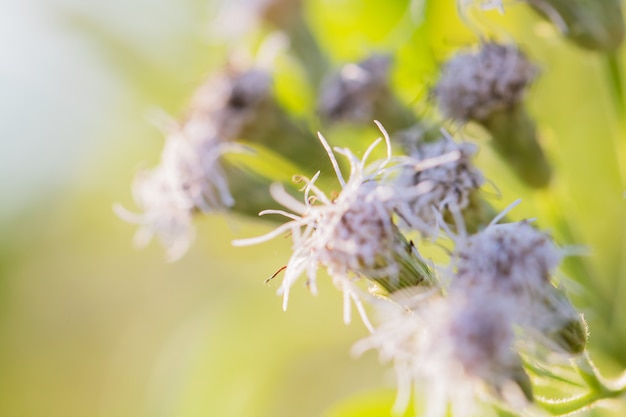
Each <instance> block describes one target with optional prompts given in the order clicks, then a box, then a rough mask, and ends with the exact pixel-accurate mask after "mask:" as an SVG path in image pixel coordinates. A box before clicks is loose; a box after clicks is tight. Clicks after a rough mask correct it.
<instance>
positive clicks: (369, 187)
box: [233, 124, 422, 326]
mask: <svg viewBox="0 0 626 417" xmlns="http://www.w3.org/2000/svg"><path fill="white" fill-rule="evenodd" d="M379 127H380V128H381V131H382V132H383V135H384V137H385V141H386V144H387V158H386V159H385V160H383V161H382V162H380V161H379V162H375V163H372V164H369V165H367V164H366V162H367V157H368V155H369V154H370V153H371V151H372V149H373V148H374V146H375V145H376V144H377V143H379V142H380V139H379V140H377V141H376V142H374V143H373V144H372V146H370V148H369V149H368V150H367V151H366V153H365V155H364V157H363V159H362V160H359V159H358V158H357V157H356V156H355V155H354V154H353V153H352V152H351V151H350V150H349V149H338V148H335V152H337V153H339V154H342V155H344V156H345V157H346V158H347V160H348V162H349V163H350V177H349V179H348V180H347V181H345V180H344V178H343V174H342V173H341V170H340V169H339V165H338V163H337V161H336V159H335V155H334V153H333V151H332V150H331V148H330V146H329V145H328V143H327V142H326V140H325V139H324V138H323V136H321V135H319V138H320V140H321V142H322V144H323V146H324V148H325V149H326V150H327V152H328V155H329V157H330V159H331V162H332V165H333V167H334V168H335V172H336V174H337V178H338V180H339V182H340V183H341V186H342V190H341V192H340V193H339V195H338V196H337V197H336V198H333V199H331V198H329V197H328V196H327V195H326V194H325V193H324V192H323V191H322V190H320V189H319V188H318V187H317V186H316V185H315V181H316V180H317V177H318V175H319V172H318V174H316V175H315V176H314V177H313V178H312V179H310V180H309V179H303V180H304V181H305V183H306V186H305V187H304V203H302V202H300V201H298V200H296V199H294V198H293V197H292V196H291V195H289V194H288V193H286V192H285V190H284V189H283V188H282V187H281V186H279V185H274V186H273V187H272V189H271V191H272V195H273V196H274V198H275V199H276V201H277V202H279V203H280V204H282V205H283V206H285V207H287V208H289V209H290V210H292V211H293V212H295V214H292V213H288V212H285V211H282V210H265V211H263V212H261V213H260V214H261V215H265V214H281V215H283V216H285V217H288V218H290V219H292V220H291V221H290V222H288V223H285V224H283V225H282V226H280V227H278V228H277V229H275V230H274V231H272V232H270V233H268V234H267V235H264V236H261V237H258V238H252V239H242V240H237V241H234V242H233V244H234V245H236V246H243V245H251V244H256V243H260V242H264V241H266V240H268V239H271V238H273V237H276V236H279V235H281V234H283V233H285V232H290V234H291V236H292V239H293V254H292V256H291V258H290V259H289V262H288V263H287V265H286V267H285V268H284V270H285V271H284V274H285V276H284V280H283V282H282V285H281V287H280V289H279V293H280V294H283V296H284V304H283V306H284V308H286V306H287V300H288V296H289V290H290V288H291V286H292V285H293V284H294V282H295V281H296V280H297V279H298V278H299V277H300V276H301V275H302V274H303V273H306V275H307V278H308V280H307V284H308V286H309V287H310V288H311V290H312V292H313V293H315V292H316V284H315V283H316V273H317V270H318V268H319V267H320V266H321V267H324V268H326V269H327V271H328V273H329V274H330V275H331V277H332V278H333V281H334V283H335V284H336V285H337V287H338V288H339V289H340V290H342V291H343V292H344V299H345V301H346V304H345V310H344V312H345V316H344V319H345V321H346V322H348V321H349V319H350V316H349V314H350V300H352V301H354V302H355V304H356V306H357V309H358V310H359V312H360V313H361V315H362V316H363V319H364V322H365V323H366V325H368V326H369V323H368V321H367V318H366V317H365V316H364V313H363V308H362V305H361V301H360V299H359V295H358V293H359V290H358V288H357V287H356V286H355V284H354V281H355V280H356V279H358V278H359V277H363V276H364V277H368V278H370V279H373V280H376V279H383V278H390V279H391V280H392V281H393V279H394V277H398V276H399V273H400V271H399V268H400V266H399V265H398V263H397V259H398V253H404V254H406V252H407V247H406V245H405V244H406V242H405V241H404V240H402V239H401V238H400V237H399V232H398V230H397V228H396V227H395V225H394V224H393V222H392V206H393V204H392V199H393V197H394V193H393V192H392V190H391V189H390V188H388V187H386V186H385V185H383V184H380V183H379V182H378V181H377V179H379V178H380V177H381V176H382V175H383V174H384V172H385V168H386V167H387V165H388V164H389V161H390V158H391V147H390V146H391V145H390V142H389V137H388V135H387V133H386V132H385V131H384V129H383V128H382V126H381V125H380V124H379ZM408 255H411V253H409V254H408ZM405 257H406V256H405ZM397 279H398V280H399V278H397ZM415 279H422V277H415Z"/></svg>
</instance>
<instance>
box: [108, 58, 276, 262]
mask: <svg viewBox="0 0 626 417" xmlns="http://www.w3.org/2000/svg"><path fill="white" fill-rule="evenodd" d="M270 87H271V78H270V77H269V75H268V74H267V73H266V72H264V71H260V70H259V71H257V70H249V71H245V72H232V73H223V74H220V75H218V76H216V77H214V78H211V79H210V80H209V81H208V82H206V83H205V84H204V85H202V86H201V87H200V88H199V89H198V91H197V92H196V94H195V96H194V98H193V100H192V103H191V105H190V108H189V111H188V114H187V117H186V119H185V121H184V122H183V123H182V124H178V123H176V122H174V121H171V120H169V119H167V120H160V123H161V125H162V128H163V130H164V131H165V133H166V135H167V138H166V142H165V146H164V148H163V152H162V154H161V161H160V163H159V165H158V166H157V167H155V168H154V169H152V170H151V171H144V172H141V173H140V174H139V175H138V176H137V179H136V180H135V182H134V184H133V194H134V196H135V200H136V203H137V205H138V206H139V208H140V209H141V210H142V212H143V214H139V215H137V214H133V213H129V212H128V211H126V210H125V209H123V208H121V207H119V206H116V208H115V210H116V211H117V213H118V214H119V215H120V216H121V217H122V218H124V219H125V220H127V221H130V222H133V223H137V224H140V225H141V228H140V230H139V233H138V234H137V237H136V242H137V244H138V245H145V244H147V242H149V241H150V238H151V237H152V236H153V235H157V236H158V237H159V239H160V240H161V242H162V243H163V245H164V246H165V247H166V249H167V253H168V259H170V260H175V259H178V258H180V257H181V256H182V255H183V254H184V253H185V252H186V251H187V249H188V248H189V246H190V244H191V242H192V241H193V238H194V229H193V224H192V214H193V213H194V212H195V211H202V212H205V213H213V212H219V211H222V210H224V209H226V208H228V207H231V206H233V205H234V203H235V201H234V198H233V196H232V195H231V193H230V191H229V189H228V183H227V180H226V176H225V173H224V171H223V169H222V166H221V164H220V161H219V159H220V157H221V156H222V155H223V154H224V153H225V152H241V151H242V150H243V148H242V147H241V146H238V145H236V144H234V143H233V141H234V140H236V139H239V138H240V136H242V135H245V134H246V132H247V131H248V130H249V129H251V126H252V125H254V124H255V123H256V121H257V120H259V119H262V116H260V114H259V113H260V111H259V108H260V107H262V104H263V103H265V102H266V101H267V100H268V99H269V98H268V97H269V91H270ZM161 119H164V117H163V115H161Z"/></svg>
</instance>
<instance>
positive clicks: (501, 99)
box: [435, 43, 537, 122]
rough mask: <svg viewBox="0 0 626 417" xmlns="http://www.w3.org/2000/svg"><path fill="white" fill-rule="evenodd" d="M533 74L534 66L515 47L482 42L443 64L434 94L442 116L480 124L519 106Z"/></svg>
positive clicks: (533, 77) (534, 72)
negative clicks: (474, 48)
mask: <svg viewBox="0 0 626 417" xmlns="http://www.w3.org/2000/svg"><path fill="white" fill-rule="evenodd" d="M536 75H537V67H536V66H535V65H534V64H533V63H531V62H530V61H529V60H528V59H527V58H526V56H525V55H524V54H523V53H522V52H521V51H520V50H519V49H518V48H517V47H515V46H510V45H500V44H496V43H485V44H483V45H482V46H481V48H480V50H479V51H478V52H475V53H473V52H465V53H459V54H457V55H456V56H454V57H453V58H452V59H450V60H449V61H448V62H447V63H446V65H445V66H444V68H443V75H442V76H441V79H440V80H439V82H438V84H437V87H436V88H435V95H436V97H437V100H438V103H439V108H440V109H441V111H442V113H443V114H444V115H445V116H447V117H449V118H451V119H453V120H456V121H459V122H466V121H470V120H474V121H482V120H485V119H487V118H489V116H490V115H491V114H493V113H494V112H496V111H501V110H507V109H510V108H512V107H514V106H516V105H517V104H518V103H520V102H521V101H522V99H523V98H524V95H525V94H526V89H527V88H528V86H529V85H530V84H531V83H532V81H533V80H534V79H535V77H536Z"/></svg>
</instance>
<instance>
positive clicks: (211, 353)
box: [0, 0, 626, 417]
mask: <svg viewBox="0 0 626 417" xmlns="http://www.w3.org/2000/svg"><path fill="white" fill-rule="evenodd" d="M416 4H417V3H416ZM424 5H425V6H424V7H425V9H424V10H423V11H422V12H423V13H424V20H423V22H422V24H421V25H419V26H416V21H415V20H413V21H411V20H410V19H407V14H406V12H407V7H408V4H407V2H406V1H400V0H396V1H387V2H377V1H373V0H368V1H357V0H318V1H310V2H309V3H308V6H307V7H308V8H307V10H308V12H309V13H308V17H309V19H310V23H311V25H312V27H313V29H314V30H315V32H316V34H317V35H318V36H319V39H320V42H321V43H322V45H323V46H324V48H326V49H327V50H328V52H329V53H330V55H331V57H332V59H333V61H334V64H336V65H338V64H339V63H341V62H345V61H346V60H350V59H360V58H363V57H364V56H366V55H367V53H368V52H370V51H371V50H372V49H374V50H391V51H393V52H396V54H397V61H396V62H397V63H396V69H395V73H394V77H395V78H394V82H395V84H396V85H397V86H398V91H399V94H400V95H401V97H402V98H403V99H404V100H405V101H406V102H407V103H411V102H413V101H414V100H415V99H416V98H423V97H424V95H425V94H426V92H427V88H428V86H431V85H432V83H433V82H434V80H435V79H436V77H435V74H436V73H435V71H436V68H437V65H438V63H439V62H441V61H442V60H443V59H444V58H445V57H446V56H447V55H448V54H449V52H450V51H452V50H454V49H456V48H458V47H462V46H465V45H467V44H469V43H471V42H474V41H475V40H476V34H475V33H474V32H472V31H470V30H468V29H466V28H465V27H464V26H463V25H462V24H461V22H460V20H459V19H458V17H457V15H456V9H455V7H454V4H453V2H452V1H451V0H450V1H447V0H446V1H443V0H439V1H429V2H426V3H424ZM418 6H419V5H418ZM2 9H3V11H2V13H0V57H1V59H0V91H1V92H2V96H1V98H0V106H1V108H2V112H1V114H2V117H1V118H0V132H2V133H1V134H2V139H1V142H0V144H1V145H0V416H7V417H9V416H19V417H57V416H58V417H85V416H100V417H142V416H146V417H161V416H163V417H166V416H167V417H169V416H176V417H185V416H189V417H196V416H224V417H226V416H228V417H237V416H254V417H256V416H258V417H264V416H267V417H270V416H271V417H289V416H299V417H308V416H311V417H313V416H324V417H340V416H341V417H346V416H388V415H389V414H390V412H389V410H390V407H391V403H392V401H393V396H394V376H393V373H392V372H391V371H390V370H389V367H388V366H381V365H379V363H378V361H377V358H376V355H375V354H373V353H369V354H366V355H365V356H364V357H362V358H358V359H355V358H352V357H351V356H350V354H349V350H350V347H351V345H352V344H353V343H354V342H355V341H356V340H357V339H359V338H360V337H362V336H364V335H365V333H366V331H365V329H364V327H363V326H362V325H361V324H360V323H359V322H358V320H356V321H355V322H354V323H353V324H352V325H350V326H344V325H343V323H342V320H341V300H340V296H339V294H338V293H337V291H335V290H334V289H333V288H332V287H331V286H330V285H328V284H327V283H325V280H324V279H321V280H320V281H321V287H320V295H319V296H317V297H312V296H310V295H309V294H308V293H307V291H306V290H305V289H304V287H303V286H296V288H295V290H294V291H293V297H292V299H291V302H290V307H289V310H288V311H287V312H286V313H284V312H282V311H281V301H280V299H279V298H278V297H277V296H276V295H275V289H276V284H275V283H274V284H271V285H270V286H264V285H263V280H264V279H265V278H266V277H267V276H268V275H270V274H271V273H272V272H274V271H275V270H276V269H277V268H278V267H279V266H280V265H282V264H283V263H284V261H285V259H287V257H288V254H289V244H288V243H289V242H288V241H287V240H281V239H278V240H277V241H276V242H272V243H269V244H266V245H262V246H259V247H254V248H244V249H235V248H231V247H230V245H229V242H230V240H231V239H233V238H235V237H247V236H253V235H257V234H260V233H263V232H264V231H266V230H268V227H269V226H268V225H264V224H261V223H258V222H255V221H252V220H246V219H241V218H238V217H237V216H230V217H227V218H224V217H205V218H202V219H199V221H198V239H197V241H196V243H195V244H194V246H193V247H192V249H191V251H190V252H189V253H188V254H187V255H186V256H185V257H184V258H183V259H182V260H180V261H178V262H176V263H173V264H169V263H166V262H165V261H164V255H163V250H162V248H160V247H158V245H156V244H153V245H151V246H150V247H148V248H147V249H145V250H141V251H135V250H134V249H133V247H132V244H131V240H132V234H133V232H134V226H132V225H129V224H126V223H124V222H122V221H121V220H119V219H118V218H116V216H115V215H114V214H113V211H112V205H113V204H114V203H115V202H121V203H122V204H124V205H125V206H127V207H134V206H133V203H132V199H131V195H130V183H131V181H132V178H133V176H134V174H135V173H136V172H137V170H138V169H139V168H140V167H142V166H152V165H154V164H155V163H156V161H157V160H158V155H159V151H160V148H161V145H162V135H161V134H160V133H159V132H158V131H157V130H156V129H155V128H154V127H152V126H151V125H150V123H148V121H147V119H146V117H145V116H146V112H147V111H148V110H149V109H150V108H152V107H154V106H157V107H160V108H163V109H165V110H166V111H168V112H170V113H172V114H174V115H177V114H180V113H181V111H182V110H183V109H184V106H185V103H186V101H187V100H188V98H189V96H190V95H191V94H192V92H193V89H194V88H195V86H197V85H198V83H199V82H200V81H201V80H202V79H203V77H204V76H205V75H206V74H207V73H209V72H210V71H211V70H212V69H215V68H218V67H219V66H220V64H221V63H223V62H224V54H223V50H222V49H220V48H218V47H216V45H215V40H214V39H212V37H211V35H210V31H209V23H210V22H211V19H212V17H213V16H214V10H213V9H212V8H211V7H210V4H209V3H207V1H205V0H184V1H180V0H150V1H148V0H134V1H133V2H125V1H120V0H111V1H97V0H89V1H84V0H82V1H79V0H21V1H19V2H17V1H14V2H9V3H6V2H5V4H3V6H2ZM510 10H511V13H509V14H508V15H507V16H501V15H499V14H498V13H497V12H491V13H487V14H486V15H484V16H483V17H479V18H478V20H474V21H473V23H474V24H476V25H478V26H480V27H482V28H483V29H482V30H485V31H486V32H485V33H491V34H495V35H497V36H499V37H500V38H502V37H504V38H506V37H507V36H511V34H512V36H513V37H514V38H515V39H517V40H518V41H520V42H521V43H522V45H523V46H524V47H526V48H527V50H528V52H529V54H530V55H531V56H532V57H533V58H534V59H536V60H537V61H538V62H539V63H540V65H541V67H542V72H543V74H542V77H541V78H540V80H539V81H538V82H537V83H536V85H535V86H534V88H533V92H532V93H531V96H530V97H529V107H530V110H531V112H532V113H533V115H535V116H536V118H537V120H538V122H539V124H540V126H541V131H542V136H543V139H544V143H545V145H546V146H547V148H548V151H549V154H550V157H551V158H552V160H553V161H554V163H555V165H556V167H557V169H558V172H559V176H558V178H557V181H556V183H555V186H554V187H553V188H552V189H551V190H550V191H548V192H535V193H532V192H529V191H528V190H526V189H524V187H523V186H521V185H520V184H519V183H517V182H516V180H515V179H513V178H512V177H511V176H510V175H509V174H508V171H507V170H506V168H505V167H503V166H502V165H501V164H500V163H499V162H498V161H497V160H496V159H495V158H494V157H493V155H492V154H491V152H490V151H489V149H488V148H484V149H483V150H482V151H481V153H480V156H479V162H478V163H479V164H480V165H481V167H483V168H484V170H485V171H486V173H487V175H488V176H490V177H491V178H494V179H497V184H498V186H499V188H500V190H501V192H502V197H501V199H499V200H497V201H496V202H495V204H496V205H498V206H499V207H504V206H506V205H508V204H509V203H510V202H511V201H513V200H514V199H516V198H518V197H522V198H524V203H523V204H522V205H521V206H520V208H518V209H516V211H515V214H514V217H518V218H521V217H537V218H538V221H539V223H540V224H541V225H542V226H544V227H547V228H549V229H551V230H552V231H553V232H554V233H555V235H556V236H557V238H558V239H560V241H561V242H568V243H580V244H586V245H589V247H590V248H591V256H590V257H588V258H586V259H585V260H584V262H585V263H586V264H587V267H588V268H589V270H590V271H591V275H590V276H589V275H584V274H580V273H579V272H580V269H579V268H580V266H579V264H575V263H574V264H572V265H569V270H570V272H572V274H573V275H574V276H575V278H577V280H578V282H579V284H580V285H579V286H575V287H574V292H575V295H574V299H575V301H576V303H577V305H578V306H579V307H580V308H581V309H582V310H583V311H584V312H585V313H586V317H587V319H588V321H589V323H590V327H591V349H592V353H593V354H594V355H595V356H594V357H595V358H597V359H598V361H599V363H600V365H601V366H602V369H603V371H604V372H606V373H607V374H615V373H617V372H618V371H619V370H620V369H622V368H623V367H624V366H626V302H624V299H625V298H626V284H625V283H624V280H625V279H626V276H625V275H624V269H625V268H624V265H625V264H626V249H625V248H626V245H625V244H624V236H625V235H626V208H625V203H624V200H623V198H622V192H623V191H624V188H625V187H624V183H623V180H622V179H623V176H621V175H623V171H624V170H625V169H626V167H624V166H623V165H622V166H620V159H621V161H622V162H623V161H624V160H625V159H626V155H625V154H624V153H623V150H624V149H625V146H624V126H623V124H621V122H620V120H619V114H618V113H617V112H616V110H615V109H616V107H615V105H614V101H613V92H614V88H615V87H614V86H613V85H611V84H610V83H609V81H608V77H607V76H606V72H605V66H604V63H603V61H602V59H601V58H599V57H598V56H597V55H594V54H592V53H589V52H583V51H580V50H578V49H576V48H575V47H573V46H571V45H569V44H566V43H564V42H563V40H562V39H561V38H560V37H559V36H558V35H557V34H556V32H555V31H554V29H552V28H551V27H550V26H549V25H547V24H545V23H543V22H540V21H539V20H537V19H536V17H534V16H533V15H532V14H531V13H529V12H528V11H527V10H526V9H525V8H524V7H523V5H518V6H515V7H511V9H510ZM415 13H419V10H418V11H417V12H415ZM620 59H621V60H622V64H624V59H623V54H622V56H621V58H620ZM282 72H283V73H284V74H285V75H284V77H286V78H284V79H283V81H280V80H279V81H278V84H279V85H282V86H283V87H282V89H281V94H282V95H283V96H285V97H287V98H286V101H290V100H289V96H290V94H291V95H294V96H295V97H296V98H295V99H294V98H293V97H292V99H291V102H292V103H294V106H295V107H298V105H300V106H301V107H300V108H299V109H296V110H300V111H302V110H306V109H307V106H308V105H310V103H308V104H307V103H306V102H305V103H304V104H302V103H300V101H299V98H300V97H305V98H306V97H307V94H304V93H302V92H301V91H295V89H290V88H289V86H290V85H291V84H289V83H288V82H287V81H285V80H288V79H290V78H289V77H290V75H289V74H288V72H289V71H288V66H287V69H285V68H283V69H282ZM279 74H280V71H279ZM295 78H298V77H295ZM308 96H309V97H310V94H308ZM298 103H300V104H298ZM622 116H623V115H622ZM478 135H479V136H480V132H478ZM329 139H330V140H331V141H332V140H333V138H332V134H331V135H330V136H329ZM371 139H373V137H367V138H364V139H363V141H364V142H369V141H370V140H371ZM619 143H621V145H619V146H621V148H620V147H619V146H617V147H616V144H619ZM620 149H621V150H620ZM620 170H622V173H620ZM576 271H578V273H577V272H576ZM624 412H625V411H624V409H623V407H622V408H619V404H618V403H617V402H615V403H612V404H610V405H609V407H604V408H603V409H602V410H599V411H594V412H591V413H589V414H590V415H591V414H593V415H614V416H621V415H624Z"/></svg>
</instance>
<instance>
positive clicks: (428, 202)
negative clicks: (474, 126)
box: [394, 137, 484, 233]
mask: <svg viewBox="0 0 626 417" xmlns="http://www.w3.org/2000/svg"><path fill="white" fill-rule="evenodd" d="M476 150H477V148H476V146H475V145H474V144H471V143H468V142H462V143H455V142H454V141H452V140H451V139H450V138H447V137H446V138H442V139H440V140H438V141H436V142H432V143H418V144H417V145H416V146H414V148H413V149H412V151H411V154H410V156H409V158H408V159H407V160H406V168H404V170H403V171H402V172H401V174H400V175H399V176H398V177H397V178H396V179H395V182H394V184H395V185H396V187H397V190H398V204H399V206H398V212H399V214H400V215H401V217H402V218H403V219H404V220H405V221H406V222H407V223H408V224H409V225H410V226H412V227H415V228H417V229H419V230H421V231H423V232H426V233H429V232H430V231H432V230H435V229H436V226H437V221H438V219H437V217H438V215H437V212H438V213H440V214H442V213H444V212H445V211H446V210H447V209H452V210H456V211H459V212H460V211H461V210H463V209H465V208H466V207H467V206H468V205H469V203H470V194H471V193H472V192H474V191H476V190H477V189H479V188H480V187H481V185H482V184H483V183H484V178H483V175H482V173H481V172H480V171H479V170H478V169H477V168H476V167H474V165H473V163H472V161H471V159H472V157H473V155H474V154H475V153H476ZM442 158H448V159H449V161H448V162H445V161H444V160H442ZM437 160H441V161H442V163H432V164H430V165H429V164H428V163H429V161H433V162H434V161H437ZM424 186H427V188H428V190H427V191H425V192H420V193H415V192H412V191H411V190H416V189H418V188H419V187H424ZM403 197H404V198H403ZM424 226H426V227H424Z"/></svg>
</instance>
